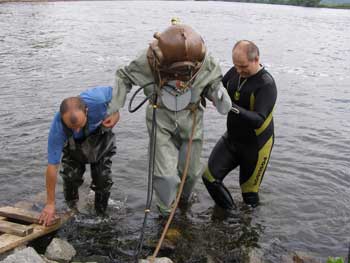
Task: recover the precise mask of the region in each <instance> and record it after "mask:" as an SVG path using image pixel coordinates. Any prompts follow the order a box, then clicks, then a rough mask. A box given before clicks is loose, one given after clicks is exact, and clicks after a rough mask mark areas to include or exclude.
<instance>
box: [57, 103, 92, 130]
mask: <svg viewBox="0 0 350 263" xmlns="http://www.w3.org/2000/svg"><path fill="white" fill-rule="evenodd" d="M60 114H61V118H62V121H63V122H64V124H65V125H66V126H67V127H68V128H70V129H72V130H74V131H75V132H79V131H80V129H82V128H83V127H84V126H85V124H86V121H87V107H86V105H85V103H84V101H83V100H82V99H81V98H80V97H69V98H66V99H64V100H63V101H62V103H61V106H60Z"/></svg>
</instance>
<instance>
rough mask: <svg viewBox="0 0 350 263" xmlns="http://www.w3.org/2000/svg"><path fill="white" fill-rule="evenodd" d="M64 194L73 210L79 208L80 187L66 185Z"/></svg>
mask: <svg viewBox="0 0 350 263" xmlns="http://www.w3.org/2000/svg"><path fill="white" fill-rule="evenodd" d="M63 194H64V199H65V200H66V204H67V206H68V207H69V208H70V209H72V210H77V202H78V200H79V191H78V188H73V187H64V190H63Z"/></svg>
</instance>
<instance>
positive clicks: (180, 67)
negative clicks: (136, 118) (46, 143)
mask: <svg viewBox="0 0 350 263" xmlns="http://www.w3.org/2000/svg"><path fill="white" fill-rule="evenodd" d="M154 37H155V40H154V41H153V42H152V43H151V44H150V45H149V48H148V49H145V50H144V51H143V52H142V53H141V55H140V56H139V57H138V58H136V59H135V60H133V61H131V63H130V64H129V65H127V66H125V67H122V68H119V69H118V70H117V72H116V81H115V87H114V89H113V99H112V102H111V103H110V104H109V110H108V111H109V113H114V112H118V110H119V109H120V108H121V107H123V106H124V103H125V100H126V94H127V93H128V92H130V90H131V88H132V86H140V87H144V89H143V90H144V93H145V95H146V96H147V97H151V95H152V94H154V93H156V94H157V98H158V99H157V101H156V102H155V101H154V100H152V99H150V104H149V105H148V106H147V108H146V123H147V128H148V132H149V135H150V136H151V127H152V121H153V116H152V112H153V108H154V107H156V108H157V118H156V127H157V128H156V146H155V167H154V190H155V195H156V199H157V206H158V209H159V210H160V212H161V213H162V214H163V215H166V214H168V213H169V212H170V208H171V204H172V203H173V201H174V199H175V196H176V193H177V188H178V186H179V184H180V180H181V176H182V173H183V170H184V166H185V159H186V152H187V148H188V143H189V140H190V135H191V128H192V122H193V116H194V111H196V116H197V117H196V122H195V124H194V125H195V131H194V136H193V143H192V151H191V155H190V164H189V169H188V176H187V178H186V182H185V186H184V191H183V195H182V200H183V201H186V200H188V198H189V197H190V194H191V192H192V189H193V187H194V185H195V182H196V179H197V178H198V176H200V174H201V173H202V171H203V169H202V167H201V163H200V156H201V151H202V140H203V107H202V106H201V105H200V101H201V98H202V97H206V98H208V99H209V100H211V101H213V103H214V105H215V106H216V108H217V110H218V111H219V112H220V113H221V114H227V113H228V111H229V110H230V109H231V101H230V98H229V96H228V94H227V91H226V90H225V89H224V88H223V87H222V86H221V79H222V73H221V68H220V66H219V64H218V63H217V62H216V61H215V60H214V59H213V57H211V56H210V55H209V54H207V51H206V47H205V44H204V41H203V39H202V37H201V36H200V35H199V34H198V33H197V32H196V31H194V30H193V29H192V28H191V27H189V26H187V25H183V24H177V23H175V24H173V25H172V26H170V27H168V28H167V29H166V30H165V31H164V32H162V33H156V34H154ZM110 123H111V125H113V124H115V123H116V122H115V121H113V117H111V119H110Z"/></svg>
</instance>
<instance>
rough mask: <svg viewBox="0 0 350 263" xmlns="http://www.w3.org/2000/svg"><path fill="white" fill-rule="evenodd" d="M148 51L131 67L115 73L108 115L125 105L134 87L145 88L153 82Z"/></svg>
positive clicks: (132, 63) (131, 64) (128, 66)
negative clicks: (127, 96)
mask: <svg viewBox="0 0 350 263" xmlns="http://www.w3.org/2000/svg"><path fill="white" fill-rule="evenodd" d="M146 51H147V50H145V51H143V52H142V54H141V55H140V56H139V57H138V58H137V59H135V60H133V61H132V62H131V63H130V64H129V65H127V66H125V67H121V68H119V69H118V70H117V71H116V73H115V83H114V87H113V91H112V100H111V102H110V103H109V104H108V109H107V113H108V114H111V113H113V112H117V111H119V109H120V108H122V107H123V106H124V104H125V100H126V95H127V93H129V92H130V90H131V88H132V86H143V85H145V84H146V83H148V82H149V81H150V79H151V80H152V77H153V76H152V72H151V69H150V67H149V65H148V60H147V55H146Z"/></svg>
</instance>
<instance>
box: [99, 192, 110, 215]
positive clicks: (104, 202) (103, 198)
mask: <svg viewBox="0 0 350 263" xmlns="http://www.w3.org/2000/svg"><path fill="white" fill-rule="evenodd" d="M109 196H110V193H109V192H108V193H98V192H95V211H96V214H97V215H99V216H104V215H106V210H107V206H108V200H109Z"/></svg>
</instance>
